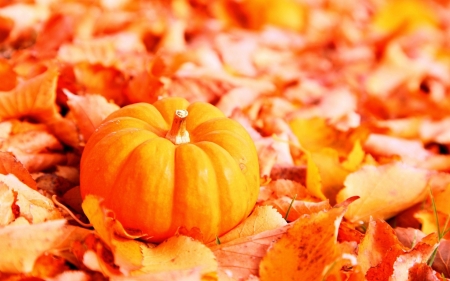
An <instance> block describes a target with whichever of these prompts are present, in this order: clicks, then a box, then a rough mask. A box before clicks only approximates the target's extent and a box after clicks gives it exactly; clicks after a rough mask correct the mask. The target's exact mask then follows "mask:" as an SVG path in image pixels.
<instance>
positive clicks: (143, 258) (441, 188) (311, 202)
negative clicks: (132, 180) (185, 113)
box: [0, 0, 450, 281]
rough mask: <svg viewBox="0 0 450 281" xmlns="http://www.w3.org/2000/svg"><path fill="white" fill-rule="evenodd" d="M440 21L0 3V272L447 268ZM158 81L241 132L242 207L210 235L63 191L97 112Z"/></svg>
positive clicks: (448, 127)
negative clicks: (141, 236) (144, 231)
mask: <svg viewBox="0 0 450 281" xmlns="http://www.w3.org/2000/svg"><path fill="white" fill-rule="evenodd" d="M449 19H450V6H449V4H448V3H447V2H446V1H439V0H394V1H388V0H362V1H342V0H328V1H327V0H320V1H309V0H297V1H294V0H278V1H264V0H247V1H234V0H220V1H203V0H171V1H163V0H161V1H145V0H139V1H132V0H116V1H114V0H92V1H83V0H78V1H75V0H63V1H57V0H34V1H33V0H16V1H9V0H8V1H7V0H3V1H0V121H1V122H0V140H1V141H0V147H1V149H0V164H1V165H0V249H1V255H0V279H2V280H22V278H25V279H26V278H34V279H28V280H215V279H217V278H219V279H220V280H259V279H261V280H294V279H295V280H330V281H331V280H446V278H449V277H450V251H449V250H448V249H449V247H450V242H449V241H450V240H448V239H450V234H447V229H448V228H449V225H448V218H449V215H450V203H449V202H448V198H450V175H449V173H448V172H449V171H450V155H449V150H450V51H449V50H450V41H449V39H448V38H450V37H449V35H450V21H449ZM167 96H181V97H184V98H186V99H188V100H189V101H191V102H194V101H206V102H209V103H211V104H214V105H215V106H217V107H218V108H220V109H221V110H222V111H223V112H224V113H225V114H226V115H227V116H229V117H230V118H232V119H235V120H237V121H238V122H240V123H241V124H242V125H243V126H244V127H245V128H246V129H247V130H248V132H249V133H250V135H251V137H252V138H253V140H254V142H255V144H256V147H257V150H258V156H259V164H260V174H261V179H262V183H261V187H260V194H259V198H258V202H257V206H256V207H255V209H254V211H253V213H252V214H251V215H250V217H249V218H247V219H246V220H245V221H243V222H242V223H241V224H240V225H238V226H237V227H236V228H235V229H233V230H231V231H230V232H229V233H227V234H225V235H224V236H221V237H217V241H215V242H213V243H206V244H205V243H203V241H202V239H201V233H196V232H195V231H189V230H184V229H180V230H179V233H178V234H177V235H175V236H174V237H172V238H170V239H168V240H167V241H165V242H163V243H161V244H159V245H153V244H149V243H144V242H142V241H139V240H136V239H133V238H134V237H130V236H127V235H125V231H124V229H123V228H122V226H121V224H120V222H118V221H116V220H115V219H114V214H113V213H112V212H111V211H110V210H107V209H106V208H105V207H104V206H103V205H102V202H101V200H98V199H97V198H93V197H87V198H86V199H85V200H84V201H82V199H81V197H80V193H79V187H78V185H79V160H80V157H81V154H82V152H83V147H84V145H85V143H86V141H87V140H88V139H89V137H90V136H91V134H92V132H93V131H94V130H95V128H96V127H97V126H98V125H99V124H100V122H101V121H102V120H103V119H104V118H105V117H106V116H108V115H109V114H110V113H111V112H113V111H115V110H117V109H118V108H120V107H122V106H124V105H127V104H131V103H136V102H150V103H151V102H154V101H156V100H158V99H160V98H163V97H167ZM88 222H89V223H90V224H88Z"/></svg>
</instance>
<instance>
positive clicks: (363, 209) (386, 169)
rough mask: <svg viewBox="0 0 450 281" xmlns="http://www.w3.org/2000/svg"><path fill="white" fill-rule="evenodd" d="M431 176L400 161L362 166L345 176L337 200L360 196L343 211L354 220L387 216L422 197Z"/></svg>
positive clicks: (386, 217) (384, 217)
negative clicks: (342, 187) (343, 186)
mask: <svg viewBox="0 0 450 281" xmlns="http://www.w3.org/2000/svg"><path fill="white" fill-rule="evenodd" d="M430 178H431V172H430V171H428V170H423V169H418V168H414V167H411V166H408V165H406V164H403V163H399V162H394V163H391V164H386V165H381V166H377V167H375V166H363V167H362V168H361V169H360V170H358V171H356V172H354V173H351V174H350V175H348V176H347V179H346V180H345V183H344V185H345V188H344V189H342V190H341V191H340V192H339V193H338V195H337V201H338V202H342V201H344V200H345V199H347V198H349V197H352V196H359V197H360V199H359V200H356V201H355V202H354V203H353V204H351V205H350V206H349V208H348V211H347V213H346V215H345V217H346V218H347V219H349V220H351V221H353V222H356V221H359V220H363V221H369V218H370V217H371V216H373V217H374V218H379V219H388V218H390V217H392V216H394V215H396V214H397V213H399V212H400V211H402V210H405V209H407V208H409V207H411V206H413V205H414V204H416V203H418V202H420V201H422V200H423V199H424V198H425V197H426V196H427V194H428V188H427V187H428V183H429V180H430Z"/></svg>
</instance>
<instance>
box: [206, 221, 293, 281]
mask: <svg viewBox="0 0 450 281" xmlns="http://www.w3.org/2000/svg"><path fill="white" fill-rule="evenodd" d="M291 226H292V225H291V224H287V225H285V226H282V227H279V228H276V229H272V230H267V231H264V232H261V233H258V234H256V235H253V236H248V237H242V238H239V239H235V240H232V241H229V242H227V243H223V244H220V245H215V246H211V250H212V251H213V252H214V255H215V256H216V258H217V261H218V276H219V279H223V280H230V279H231V280H236V279H239V278H243V279H245V278H249V277H250V276H252V275H254V276H257V275H258V271H259V264H260V261H261V259H262V258H263V257H264V256H265V255H266V253H267V249H268V248H269V247H270V246H271V245H272V244H273V242H274V241H276V240H277V239H279V238H280V237H281V236H282V235H283V234H284V233H286V231H287V230H288V229H289V228H290V227H291Z"/></svg>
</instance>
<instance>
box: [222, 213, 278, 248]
mask: <svg viewBox="0 0 450 281" xmlns="http://www.w3.org/2000/svg"><path fill="white" fill-rule="evenodd" d="M286 224H287V223H286V221H285V220H284V219H283V218H282V217H281V215H280V213H278V212H277V210H275V209H273V208H272V207H271V206H257V207H256V208H255V210H254V211H253V213H252V214H251V215H250V216H249V217H248V218H247V219H245V220H244V221H243V222H242V223H240V224H239V225H238V226H236V227H235V228H233V229H232V230H230V231H229V232H228V233H226V234H225V235H223V236H221V237H220V242H221V243H226V242H229V241H231V240H234V239H237V238H241V237H247V236H251V235H255V234H258V233H260V232H263V231H266V230H272V229H275V228H278V227H281V226H284V225H286Z"/></svg>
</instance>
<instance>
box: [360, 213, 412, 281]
mask: <svg viewBox="0 0 450 281" xmlns="http://www.w3.org/2000/svg"><path fill="white" fill-rule="evenodd" d="M406 250H407V248H406V247H404V246H403V245H402V244H401V243H400V241H399V240H398V239H397V236H396V235H395V233H394V230H393V229H392V228H391V227H390V226H389V225H388V224H387V223H386V222H384V221H382V220H379V219H372V220H370V222H369V226H368V227H367V231H366V234H365V236H364V238H363V240H362V241H361V243H360V244H359V248H358V264H359V265H360V266H361V269H362V271H363V273H364V274H365V276H366V278H367V279H368V280H376V279H375V278H376V277H377V276H379V277H381V278H382V280H388V278H389V277H390V276H391V275H392V273H393V271H394V268H393V264H394V262H395V260H396V259H397V257H398V256H399V255H401V254H403V253H405V252H406ZM369 278H370V279H369Z"/></svg>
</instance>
